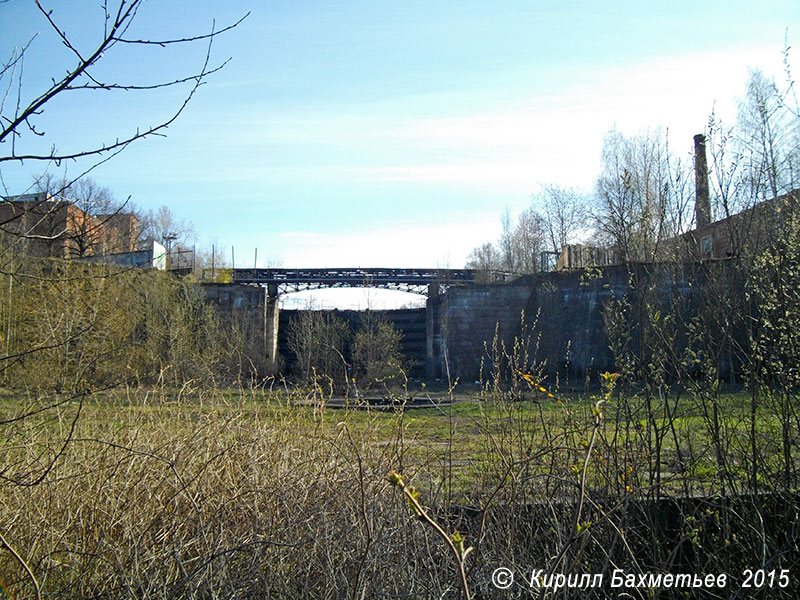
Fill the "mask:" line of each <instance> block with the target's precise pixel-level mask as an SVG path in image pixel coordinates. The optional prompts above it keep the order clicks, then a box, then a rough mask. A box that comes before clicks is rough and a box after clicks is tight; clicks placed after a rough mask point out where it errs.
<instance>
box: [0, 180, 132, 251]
mask: <svg viewBox="0 0 800 600" xmlns="http://www.w3.org/2000/svg"><path fill="white" fill-rule="evenodd" d="M137 235H138V221H137V219H136V216H135V215H133V214H132V213H115V214H110V215H95V216H92V215H90V214H88V213H86V212H84V211H83V210H81V209H80V208H78V207H77V206H75V204H74V203H73V202H70V201H69V200H67V199H65V198H63V197H59V196H53V195H50V194H47V193H45V192H38V193H35V194H24V195H22V196H13V197H9V198H3V199H2V200H1V201H0V236H2V239H1V240H0V243H2V246H3V247H5V248H12V249H16V250H17V251H19V252H20V253H22V254H27V255H30V256H41V257H45V256H49V257H55V258H77V257H83V256H93V255H100V254H109V253H117V252H132V251H134V250H136V239H137Z"/></svg>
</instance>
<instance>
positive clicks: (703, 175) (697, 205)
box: [694, 133, 711, 229]
mask: <svg viewBox="0 0 800 600" xmlns="http://www.w3.org/2000/svg"><path fill="white" fill-rule="evenodd" d="M694 193H695V199H694V211H695V222H696V224H697V229H701V228H702V227H705V226H706V225H709V224H710V223H711V198H710V197H709V195H708V163H707V162H706V136H705V135H703V134H702V133H698V134H697V135H696V136H694Z"/></svg>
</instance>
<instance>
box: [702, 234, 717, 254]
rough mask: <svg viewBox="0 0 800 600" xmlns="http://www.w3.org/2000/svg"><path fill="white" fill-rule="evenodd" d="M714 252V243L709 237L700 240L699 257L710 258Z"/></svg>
mask: <svg viewBox="0 0 800 600" xmlns="http://www.w3.org/2000/svg"><path fill="white" fill-rule="evenodd" d="M713 250H714V243H713V241H712V238H711V236H710V235H706V236H703V237H702V238H700V256H702V257H703V258H711V256H712V254H713Z"/></svg>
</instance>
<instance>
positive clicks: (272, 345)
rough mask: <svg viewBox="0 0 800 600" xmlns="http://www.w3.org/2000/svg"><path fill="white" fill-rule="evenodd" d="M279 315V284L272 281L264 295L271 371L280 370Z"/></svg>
mask: <svg viewBox="0 0 800 600" xmlns="http://www.w3.org/2000/svg"><path fill="white" fill-rule="evenodd" d="M279 317H280V309H279V308H278V286H277V284H274V283H271V284H269V285H267V287H266V290H265V297H264V354H265V358H266V361H267V369H268V370H269V371H270V372H271V373H275V372H276V371H277V370H278V323H279Z"/></svg>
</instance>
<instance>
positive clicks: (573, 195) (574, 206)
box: [531, 184, 590, 252]
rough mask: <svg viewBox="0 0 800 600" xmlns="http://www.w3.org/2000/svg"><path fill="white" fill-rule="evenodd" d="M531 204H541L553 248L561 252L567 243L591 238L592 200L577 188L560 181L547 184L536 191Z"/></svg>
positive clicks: (549, 241) (552, 249) (549, 240)
mask: <svg viewBox="0 0 800 600" xmlns="http://www.w3.org/2000/svg"><path fill="white" fill-rule="evenodd" d="M531 203H532V205H533V206H537V207H539V210H540V211H541V213H542V217H543V218H544V224H545V228H546V233H547V238H548V243H549V246H550V248H549V250H550V251H552V252H561V248H562V247H563V246H565V245H566V244H570V243H575V242H577V241H578V240H579V239H581V238H584V237H588V235H589V233H590V232H589V231H588V229H587V227H586V217H587V216H588V199H587V198H586V196H585V195H584V194H582V193H581V192H580V191H578V190H577V189H575V188H569V187H564V186H561V185H557V184H547V185H543V186H542V187H541V189H540V190H539V191H538V192H537V193H536V194H533V196H532V197H531Z"/></svg>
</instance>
